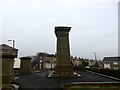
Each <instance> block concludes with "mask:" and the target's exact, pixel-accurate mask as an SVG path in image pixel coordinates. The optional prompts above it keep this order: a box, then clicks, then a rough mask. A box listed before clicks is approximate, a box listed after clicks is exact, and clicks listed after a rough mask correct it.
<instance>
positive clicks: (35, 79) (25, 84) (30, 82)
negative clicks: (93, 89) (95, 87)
mask: <svg viewBox="0 0 120 90" xmlns="http://www.w3.org/2000/svg"><path fill="white" fill-rule="evenodd" d="M80 74H81V75H82V77H80V78H47V75H48V72H47V71H46V72H42V73H34V74H30V75H24V76H20V77H18V78H17V79H16V83H17V84H18V85H19V86H20V90H23V88H24V89H26V88H29V89H30V88H32V89H35V90H40V89H41V88H58V87H59V85H61V84H63V83H69V82H118V81H116V80H113V79H110V78H106V77H103V76H99V75H96V74H92V73H90V72H87V71H81V72H80Z"/></svg>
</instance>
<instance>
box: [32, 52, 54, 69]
mask: <svg viewBox="0 0 120 90" xmlns="http://www.w3.org/2000/svg"><path fill="white" fill-rule="evenodd" d="M31 66H32V68H35V69H43V70H44V69H52V68H54V67H55V66H56V57H55V55H53V54H48V53H44V52H38V53H37V54H36V55H35V56H32V59H31Z"/></svg>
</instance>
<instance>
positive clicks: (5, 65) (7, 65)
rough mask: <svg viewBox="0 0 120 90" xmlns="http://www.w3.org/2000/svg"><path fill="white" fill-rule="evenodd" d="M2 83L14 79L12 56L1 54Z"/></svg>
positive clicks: (7, 82)
mask: <svg viewBox="0 0 120 90" xmlns="http://www.w3.org/2000/svg"><path fill="white" fill-rule="evenodd" d="M0 59H1V60H2V84H9V83H11V82H12V81H13V80H14V77H15V76H14V71H13V66H14V57H12V56H8V57H7V56H2V58H1V57H0Z"/></svg>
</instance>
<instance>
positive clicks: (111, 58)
mask: <svg viewBox="0 0 120 90" xmlns="http://www.w3.org/2000/svg"><path fill="white" fill-rule="evenodd" d="M103 61H119V62H120V57H104V59H103Z"/></svg>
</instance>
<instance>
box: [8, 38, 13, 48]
mask: <svg viewBox="0 0 120 90" xmlns="http://www.w3.org/2000/svg"><path fill="white" fill-rule="evenodd" d="M8 41H12V42H13V49H14V47H15V40H8Z"/></svg>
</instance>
